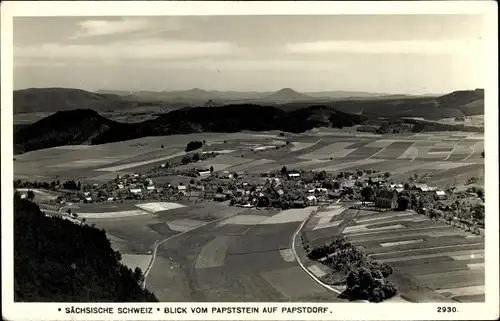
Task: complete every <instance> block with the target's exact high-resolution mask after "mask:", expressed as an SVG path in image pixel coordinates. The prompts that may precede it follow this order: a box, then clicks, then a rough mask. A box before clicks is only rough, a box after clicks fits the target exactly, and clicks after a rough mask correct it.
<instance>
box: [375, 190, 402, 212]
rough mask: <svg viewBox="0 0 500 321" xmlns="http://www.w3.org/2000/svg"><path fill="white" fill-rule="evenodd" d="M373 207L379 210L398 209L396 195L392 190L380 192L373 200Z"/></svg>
mask: <svg viewBox="0 0 500 321" xmlns="http://www.w3.org/2000/svg"><path fill="white" fill-rule="evenodd" d="M375 206H377V207H380V208H390V209H393V208H397V207H398V193H397V192H396V191H394V190H392V191H389V190H382V191H380V192H379V193H378V194H377V196H376V199H375Z"/></svg>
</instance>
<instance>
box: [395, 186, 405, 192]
mask: <svg viewBox="0 0 500 321" xmlns="http://www.w3.org/2000/svg"><path fill="white" fill-rule="evenodd" d="M393 190H394V191H396V192H398V193H401V192H404V190H405V189H404V188H403V187H395V188H394V189H393Z"/></svg>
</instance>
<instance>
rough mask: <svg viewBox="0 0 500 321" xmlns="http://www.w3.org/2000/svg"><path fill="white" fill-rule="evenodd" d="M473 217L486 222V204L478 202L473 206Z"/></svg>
mask: <svg viewBox="0 0 500 321" xmlns="http://www.w3.org/2000/svg"><path fill="white" fill-rule="evenodd" d="M472 218H473V219H474V220H476V221H478V222H484V205H482V204H478V205H476V206H474V207H473V208H472Z"/></svg>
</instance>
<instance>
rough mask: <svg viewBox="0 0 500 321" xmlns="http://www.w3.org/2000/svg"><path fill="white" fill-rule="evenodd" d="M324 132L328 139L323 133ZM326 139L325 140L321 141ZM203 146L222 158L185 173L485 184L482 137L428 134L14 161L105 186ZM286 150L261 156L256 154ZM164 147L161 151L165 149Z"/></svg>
mask: <svg viewBox="0 0 500 321" xmlns="http://www.w3.org/2000/svg"><path fill="white" fill-rule="evenodd" d="M323 132H324V133H323ZM321 133H323V134H324V135H323V134H321ZM192 140H206V142H207V146H206V148H205V150H206V151H219V152H220V153H221V155H219V156H217V157H216V158H214V159H210V160H206V161H202V162H200V163H199V164H188V165H184V166H182V167H181V168H185V169H187V168H192V167H195V166H198V167H210V166H213V167H214V169H215V171H220V170H228V171H234V172H236V171H247V172H252V173H261V172H264V171H268V170H277V169H280V168H281V167H283V166H287V167H290V168H295V169H304V170H325V171H328V172H336V171H353V170H356V169H375V170H380V171H382V172H385V171H388V172H390V173H392V174H393V179H394V180H406V179H407V178H408V177H409V176H410V175H413V174H414V173H417V174H424V173H426V174H427V175H428V176H429V182H430V183H432V184H435V185H441V186H445V185H448V184H456V185H462V184H464V183H465V181H466V180H467V178H469V177H472V176H475V177H480V176H482V169H483V168H484V159H483V158H482V157H481V152H482V151H483V150H484V135H482V134H479V133H458V132H446V133H425V134H400V135H384V136H380V135H378V136H377V135H363V134H357V133H349V132H339V131H330V130H321V131H318V130H317V131H310V132H308V133H305V134H303V135H288V134H287V135H285V136H284V137H282V136H279V135H277V133H272V132H269V133H252V132H240V133H231V134H216V133H206V134H190V135H174V136H165V137H147V138H142V139H137V140H131V141H126V142H119V143H112V144H104V145H96V146H62V147H56V148H50V149H46V150H39V151H34V152H29V153H26V154H22V155H16V157H15V158H16V160H15V162H14V169H15V177H16V178H21V179H30V180H51V179H56V178H58V179H80V180H86V181H97V182H106V181H109V180H110V179H112V178H114V177H116V175H123V174H125V173H133V172H144V171H147V170H148V169H150V168H152V167H155V166H158V165H159V164H161V163H165V162H167V161H172V160H175V159H177V160H179V159H180V158H181V156H182V155H183V154H184V148H185V146H186V144H187V143H188V142H189V141H192ZM285 140H288V141H289V142H290V144H289V145H286V146H284V147H281V148H278V149H272V150H262V151H258V150H256V149H258V147H259V146H261V147H262V146H278V144H277V143H278V142H279V141H285ZM161 145H164V148H161Z"/></svg>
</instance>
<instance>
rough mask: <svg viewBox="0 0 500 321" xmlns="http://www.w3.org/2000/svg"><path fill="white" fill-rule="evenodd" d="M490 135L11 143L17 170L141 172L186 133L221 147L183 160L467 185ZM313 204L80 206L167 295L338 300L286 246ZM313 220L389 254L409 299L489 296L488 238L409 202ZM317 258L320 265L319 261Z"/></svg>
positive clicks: (174, 156) (327, 233) (173, 149)
mask: <svg viewBox="0 0 500 321" xmlns="http://www.w3.org/2000/svg"><path fill="white" fill-rule="evenodd" d="M483 139H484V137H483V135H479V134H475V133H455V132H447V133H430V134H429V133H427V134H405V135H384V136H381V135H369V134H366V135H359V134H356V133H349V132H347V131H335V130H330V129H321V130H315V131H310V132H307V133H304V134H302V135H292V134H288V133H287V134H285V135H284V136H279V134H278V133H274V132H269V133H252V132H240V133H231V134H220V133H219V134H217V133H204V134H191V135H174V136H165V137H147V138H142V139H137V140H132V141H126V142H120V143H112V144H104V145H97V146H64V147H57V148H50V149H46V150H38V151H34V152H29V153H26V154H22V155H16V156H15V161H14V176H15V178H20V179H29V180H37V181H43V180H54V179H59V180H65V179H79V180H82V181H84V182H108V181H109V180H111V179H113V178H115V177H116V175H123V174H125V173H134V172H139V173H140V172H145V171H147V170H149V169H151V168H153V167H155V166H159V164H161V163H165V162H167V161H173V160H179V159H180V158H181V157H182V155H183V153H184V148H185V146H186V144H187V143H188V142H190V141H193V140H206V142H207V146H206V147H205V151H219V152H220V153H221V155H219V156H217V157H215V158H213V159H210V160H206V161H203V162H200V163H198V164H196V163H192V164H188V165H184V166H182V167H181V168H184V169H188V168H191V167H209V166H213V167H214V170H215V171H220V170H228V171H232V172H237V171H244V172H251V173H262V172H265V171H269V170H279V169H281V167H283V166H287V168H289V169H304V170H314V171H319V170H325V171H328V172H338V171H351V172H355V171H356V170H357V169H371V170H379V171H381V172H382V173H383V172H389V173H391V179H392V180H393V181H399V180H401V181H406V180H407V179H408V177H409V176H410V175H413V174H414V173H417V174H419V175H422V174H424V173H426V174H427V175H428V176H429V178H428V184H432V185H434V186H439V187H443V188H444V187H445V186H446V185H447V184H456V185H457V186H458V185H460V184H462V185H463V184H465V181H466V180H467V179H468V178H470V177H479V178H480V179H481V177H482V176H483V172H484V159H483V158H482V157H481V152H482V151H483V148H484V141H483ZM277 140H279V141H289V142H290V144H287V145H285V146H283V147H280V148H278V149H271V150H262V151H260V150H258V147H261V146H278V145H280V144H278V142H277ZM162 145H164V146H163V148H162V147H161V146H162ZM256 149H257V150H256ZM189 179H190V178H188V177H180V176H178V177H171V176H168V177H167V176H165V177H157V178H155V179H154V180H155V181H156V182H157V183H161V182H165V181H169V182H172V183H173V182H174V181H176V180H179V181H181V180H182V181H184V183H186V182H187V181H189ZM480 182H481V180H480ZM458 187H460V186H458ZM309 211H310V210H309V209H306V210H288V211H283V212H280V213H275V212H270V211H266V210H262V211H260V210H255V209H251V210H248V209H243V208H238V207H228V206H227V204H226V203H205V204H194V203H189V202H187V203H183V204H177V203H167V202H150V201H149V202H148V201H143V202H134V201H125V202H123V203H120V204H81V205H80V204H78V205H75V206H74V207H73V212H76V213H78V214H79V215H80V216H81V217H85V218H86V219H87V223H88V224H95V225H96V227H99V228H104V229H105V230H106V232H107V234H108V236H109V238H110V241H111V243H112V246H113V247H114V248H115V249H118V250H119V251H120V252H121V253H122V255H123V262H124V263H125V264H127V265H128V266H130V267H132V268H135V266H139V267H141V269H147V272H148V275H147V286H148V288H150V289H151V290H152V291H153V292H154V293H155V294H156V295H157V297H158V298H159V299H160V301H191V300H194V301H214V300H215V301H220V300H222V301H228V302H230V301H321V302H323V301H334V302H342V299H340V298H337V297H336V296H335V295H334V294H332V293H331V292H329V291H327V290H325V289H324V288H322V287H321V286H319V285H318V284H317V283H316V282H314V281H313V280H312V279H311V278H310V277H309V276H308V275H307V274H306V273H305V272H304V271H303V270H302V269H301V267H300V266H298V264H297V262H295V258H294V257H293V255H292V253H291V251H290V248H291V244H290V243H291V239H292V236H293V234H294V232H295V231H296V229H297V228H298V227H299V225H300V224H301V222H302V221H303V220H304V219H305V218H306V217H307V215H308V214H309ZM396 214H397V215H396ZM311 224H312V226H311V227H310V230H311V232H310V233H311V235H310V238H311V240H312V242H313V243H321V242H323V241H325V240H328V239H331V237H332V235H335V234H338V233H342V231H343V232H344V233H345V235H346V236H347V237H348V238H349V239H351V240H352V241H353V242H354V243H356V244H357V245H360V246H363V247H364V248H365V251H366V252H367V253H369V254H370V255H372V256H373V257H374V258H376V259H378V260H381V261H385V262H387V263H390V264H391V265H392V266H393V267H394V268H395V270H396V273H394V275H393V276H391V278H393V281H394V282H395V283H396V284H398V287H399V288H400V290H401V293H402V294H403V298H404V299H406V300H409V301H415V302H428V301H440V302H445V301H446V300H449V301H453V300H455V301H464V302H470V301H481V300H484V239H482V238H474V237H470V236H468V235H467V233H465V232H462V231H461V230H458V229H457V228H454V227H451V226H448V225H445V224H443V223H438V222H434V221H430V220H429V219H427V218H426V217H422V216H417V215H415V214H413V213H379V212H362V211H361V212H358V211H357V210H344V209H341V208H339V207H338V206H333V207H331V208H329V209H328V211H327V212H322V213H321V215H320V216H319V217H317V218H316V219H315V220H312V223H311ZM154 253H156V256H154V255H153V254H154ZM152 257H155V260H154V262H153V261H152ZM150 262H153V263H152V264H151V268H150V269H149V268H148V266H150V264H149V263H150ZM146 263H147V264H146ZM310 268H311V269H312V270H311V271H314V273H316V274H321V273H324V272H323V271H321V270H318V269H319V268H314V267H310ZM290 279H293V280H294V282H290Z"/></svg>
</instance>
